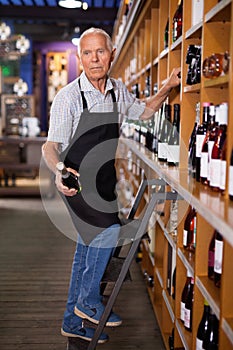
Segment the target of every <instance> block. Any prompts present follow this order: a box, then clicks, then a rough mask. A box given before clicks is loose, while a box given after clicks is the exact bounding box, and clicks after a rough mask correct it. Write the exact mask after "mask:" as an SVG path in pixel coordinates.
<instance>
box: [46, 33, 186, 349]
mask: <svg viewBox="0 0 233 350" xmlns="http://www.w3.org/2000/svg"><path fill="white" fill-rule="evenodd" d="M78 54H79V58H80V62H81V64H82V66H83V72H82V73H81V75H80V77H78V78H77V79H75V80H74V81H73V82H71V83H69V84H68V85H67V86H66V87H64V88H63V89H61V90H60V91H59V92H58V94H57V95H56V97H55V99H54V101H53V104H52V107H51V114H50V127H49V133H48V138H47V141H46V143H45V144H44V145H43V149H42V150H43V156H44V159H45V161H46V163H47V165H48V167H49V168H50V169H51V170H52V172H53V173H54V174H55V176H56V179H55V183H56V186H57V189H58V191H59V192H60V194H61V196H62V198H63V199H64V202H65V203H66V205H67V208H68V210H69V212H70V215H71V219H72V220H73V222H74V224H75V227H76V228H77V232H78V242H77V247H76V252H75V255H74V260H73V266H72V273H71V279H70V287H69V292H68V300H67V307H66V310H65V313H64V320H63V324H62V329H61V333H62V335H64V336H68V337H79V338H82V339H85V340H88V341H90V340H91V339H92V337H93V335H94V329H92V328H87V327H83V322H82V321H83V319H88V320H89V321H91V322H93V323H95V324H98V322H99V320H100V318H101V315H102V313H103V311H104V305H103V303H102V296H101V294H100V282H101V279H102V276H103V273H104V271H105V269H106V266H107V264H108V261H109V259H110V257H111V255H112V252H113V249H114V247H115V245H116V243H117V238H118V234H119V230H120V221H119V217H118V206H117V198H116V193H115V185H116V171H115V167H114V162H115V152H116V147H117V142H118V138H119V120H120V118H119V114H124V115H126V116H127V117H128V118H130V119H135V120H138V119H149V118H150V117H152V115H153V114H154V112H155V111H157V110H158V109H159V108H160V106H161V105H162V103H163V102H164V100H165V99H166V97H167V96H168V94H169V93H170V91H171V90H172V88H174V87H176V86H177V85H179V83H180V79H179V73H180V69H179V68H175V69H174V70H173V72H172V73H171V75H170V77H169V79H168V80H167V82H166V84H165V85H164V86H163V87H162V88H161V89H160V90H159V92H158V93H157V94H156V95H155V96H152V97H150V98H148V99H146V100H145V101H140V100H138V99H136V98H135V97H134V96H133V95H132V94H131V93H130V92H129V91H128V90H127V88H126V87H125V85H124V84H123V83H122V82H121V81H119V80H116V79H113V78H111V77H109V75H108V72H109V68H110V66H111V62H112V61H113V59H114V55H115V49H114V48H113V45H112V42H111V39H110V37H109V35H108V34H107V33H106V32H105V31H103V30H101V29H99V28H90V29H88V30H86V31H85V32H84V33H83V34H82V36H81V38H80V45H79V53H78ZM60 161H63V162H64V164H65V165H66V167H67V168H68V170H69V171H70V172H73V173H74V174H78V175H79V174H80V181H81V183H82V191H81V193H77V190H76V189H74V188H68V187H67V186H65V185H64V184H63V182H62V178H61V174H60V173H59V172H58V171H57V168H56V165H57V163H58V162H60ZM121 323H122V320H121V319H120V317H119V316H118V315H116V314H115V313H114V312H112V313H111V315H110V317H109V319H108V321H107V323H106V326H111V327H114V326H119V325H120V324H121ZM107 339H108V336H107V335H106V334H104V333H102V335H101V336H100V338H99V341H98V342H99V343H103V342H105V341H107Z"/></svg>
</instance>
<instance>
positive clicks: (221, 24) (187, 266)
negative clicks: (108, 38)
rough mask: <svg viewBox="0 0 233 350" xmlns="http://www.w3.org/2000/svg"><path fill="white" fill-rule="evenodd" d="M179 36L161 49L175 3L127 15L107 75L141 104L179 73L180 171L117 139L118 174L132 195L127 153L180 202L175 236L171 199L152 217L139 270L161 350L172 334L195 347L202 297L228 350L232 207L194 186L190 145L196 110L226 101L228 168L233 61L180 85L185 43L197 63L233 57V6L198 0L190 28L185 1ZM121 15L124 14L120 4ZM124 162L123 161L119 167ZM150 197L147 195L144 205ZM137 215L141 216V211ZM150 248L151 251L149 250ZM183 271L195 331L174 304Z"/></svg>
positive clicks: (174, 97)
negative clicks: (191, 218)
mask: <svg viewBox="0 0 233 350" xmlns="http://www.w3.org/2000/svg"><path fill="white" fill-rule="evenodd" d="M183 3H184V5H183V34H182V37H180V38H179V39H178V40H177V41H176V42H174V43H173V42H172V39H171V25H170V27H169V45H168V47H167V48H164V29H165V26H166V23H167V20H168V19H169V23H170V24H171V23H172V17H173V14H174V12H175V10H176V7H177V1H172V0H163V1H159V0H149V1H143V0H141V1H134V2H133V5H132V7H131V9H130V11H129V13H128V18H127V21H126V25H125V28H124V31H123V34H122V37H121V38H120V40H119V37H118V43H117V56H116V60H115V61H114V62H113V65H112V68H111V75H113V76H114V77H116V78H121V79H122V80H123V81H124V82H125V84H126V86H127V87H128V89H129V90H131V89H132V87H133V85H135V84H138V86H139V90H140V98H144V97H145V96H144V93H143V92H144V89H145V81H146V78H147V77H148V76H149V78H150V81H151V88H150V94H153V86H154V85H155V84H157V85H158V87H161V86H162V84H163V83H164V81H165V80H166V79H167V78H168V76H169V75H170V73H171V71H172V69H173V68H174V67H178V66H180V67H181V70H182V72H181V77H182V82H181V86H180V88H176V89H174V90H173V91H172V93H171V95H170V96H169V103H170V104H171V105H173V104H174V103H180V106H181V131H180V140H181V148H180V149H181V150H180V165H179V167H176V168H172V167H168V166H167V165H164V164H162V163H160V162H158V160H157V158H156V156H155V154H153V153H152V152H150V151H148V149H146V148H145V147H144V146H143V145H141V144H139V143H137V142H136V141H133V140H131V139H126V138H122V140H121V142H120V145H119V151H118V152H119V160H118V163H117V165H118V169H120V168H122V169H123V170H124V173H125V177H126V178H127V179H128V181H129V182H130V183H132V184H133V188H134V192H136V190H137V184H138V183H139V182H140V176H139V177H138V176H135V174H134V173H133V172H132V171H129V169H128V167H127V162H129V161H130V160H129V159H127V157H126V155H127V154H128V152H129V151H130V152H131V153H130V154H131V155H132V159H131V161H133V163H137V161H138V160H139V161H140V167H141V168H142V169H144V176H146V177H147V178H162V179H163V180H164V181H165V182H166V187H167V188H169V189H173V190H175V191H176V192H177V193H178V194H179V195H180V196H181V198H182V199H181V200H179V202H178V227H177V236H175V239H174V236H173V235H172V234H171V233H170V232H169V231H168V230H167V224H168V218H169V210H170V203H169V202H170V201H165V202H166V203H165V204H164V216H159V215H157V220H156V222H155V223H154V227H153V228H152V227H150V234H151V235H153V244H152V245H151V247H152V248H151V247H150V248H148V246H147V244H146V243H143V246H142V251H143V257H142V262H141V266H142V271H143V273H145V271H146V273H150V274H151V273H153V276H154V286H153V287H151V286H148V292H149V296H150V299H151V302H152V305H153V309H154V312H155V314H156V317H157V319H158V323H159V326H160V328H161V332H162V335H163V339H164V343H165V346H166V348H167V349H169V345H168V337H169V335H171V332H172V329H173V328H174V331H175V332H174V334H175V348H176V349H181V348H182V349H183V348H184V349H185V350H192V349H196V333H197V327H198V325H199V322H200V319H201V316H202V312H203V302H204V299H207V301H208V302H209V304H210V306H211V308H212V309H213V311H214V313H215V314H216V316H217V318H218V319H219V349H220V350H226V349H227V350H231V349H233V300H232V295H233V274H232V267H231V266H232V263H233V202H231V201H230V200H229V199H228V188H226V191H225V194H224V195H221V194H220V193H215V192H213V191H211V190H210V189H209V188H205V187H204V186H203V185H202V184H201V183H199V182H196V181H195V180H193V179H192V178H190V176H189V175H188V169H187V164H188V150H187V148H188V142H189V137H190V134H191V131H192V128H193V125H194V121H195V113H196V112H195V105H196V103H197V102H200V103H201V105H202V103H203V102H205V101H209V102H213V103H214V104H215V105H217V104H219V103H222V102H224V101H226V102H228V106H229V114H228V135H227V169H228V167H229V163H230V153H231V150H232V148H233V134H232V130H233V102H232V98H231V96H232V95H233V62H232V59H230V67H229V72H228V74H226V75H222V76H220V77H218V78H215V79H212V80H211V79H206V78H204V77H203V76H201V82H200V83H199V84H195V85H187V84H186V75H187V69H188V66H187V64H186V63H185V58H186V53H187V49H188V46H189V45H190V44H195V45H201V46H202V62H203V60H204V58H206V57H208V56H209V55H211V54H212V53H224V52H225V51H228V52H229V55H230V58H232V57H233V22H232V19H233V5H232V0H221V1H220V2H218V1H217V0H208V1H206V0H204V7H203V18H201V19H200V22H199V23H196V24H195V25H193V26H192V7H191V4H192V1H188V0H184V1H183ZM121 13H122V14H123V13H124V2H122V7H121ZM119 23H120V17H118V22H117V23H116V26H115V34H114V35H113V40H114V38H115V37H116V33H118V26H119ZM122 159H124V161H122ZM148 198H150V192H148V193H147V197H146V196H145V198H144V201H145V202H146V201H147V200H148ZM189 205H192V206H193V207H195V209H196V211H197V241H196V249H195V253H192V254H188V253H187V251H185V250H184V249H183V244H182V236H183V225H184V218H185V216H186V213H187V210H188V206H189ZM155 211H156V209H155ZM139 215H140V213H139ZM214 229H218V230H219V231H220V232H221V233H222V235H223V238H224V251H223V274H222V283H221V288H217V287H215V286H214V284H213V283H212V281H210V280H209V279H208V247H209V243H210V240H211V238H212V234H213V231H214ZM168 244H170V245H172V248H173V249H174V250H175V252H176V290H175V300H174V299H173V298H172V297H171V296H170V295H169V293H168V291H167V287H166V284H167V280H166V279H167V265H168V258H167V250H168ZM151 249H153V250H151ZM187 270H189V271H191V273H192V274H193V276H194V278H195V285H194V304H193V320H192V321H193V322H192V324H193V327H192V332H188V331H187V330H185V328H184V326H183V324H182V322H181V321H180V299H181V293H182V289H183V286H184V283H185V280H186V273H187Z"/></svg>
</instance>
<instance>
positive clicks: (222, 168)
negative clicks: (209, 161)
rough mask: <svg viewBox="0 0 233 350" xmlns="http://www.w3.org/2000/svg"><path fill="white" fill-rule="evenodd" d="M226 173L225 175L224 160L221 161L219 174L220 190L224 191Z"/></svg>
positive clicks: (225, 164) (225, 165) (225, 166)
mask: <svg viewBox="0 0 233 350" xmlns="http://www.w3.org/2000/svg"><path fill="white" fill-rule="evenodd" d="M226 173H227V162H226V160H221V174H220V186H219V187H220V190H225V188H226Z"/></svg>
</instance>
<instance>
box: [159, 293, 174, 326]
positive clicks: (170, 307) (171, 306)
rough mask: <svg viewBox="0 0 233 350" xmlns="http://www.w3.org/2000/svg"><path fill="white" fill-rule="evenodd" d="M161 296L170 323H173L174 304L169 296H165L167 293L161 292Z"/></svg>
mask: <svg viewBox="0 0 233 350" xmlns="http://www.w3.org/2000/svg"><path fill="white" fill-rule="evenodd" d="M162 296H163V299H164V301H165V304H166V306H167V310H168V312H169V315H170V317H171V321H172V323H174V322H175V314H174V311H173V310H174V302H173V300H172V298H171V296H170V295H168V294H167V292H166V291H165V290H163V291H162Z"/></svg>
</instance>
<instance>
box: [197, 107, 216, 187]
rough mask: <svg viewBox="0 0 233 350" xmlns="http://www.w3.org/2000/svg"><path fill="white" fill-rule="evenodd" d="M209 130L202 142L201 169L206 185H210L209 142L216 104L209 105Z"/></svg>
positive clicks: (213, 124) (202, 181) (201, 178)
mask: <svg viewBox="0 0 233 350" xmlns="http://www.w3.org/2000/svg"><path fill="white" fill-rule="evenodd" d="M207 118H208V120H207V131H206V135H205V138H204V141H203V144H202V150H201V169H200V180H201V183H202V184H204V185H208V178H209V161H208V157H209V154H208V149H209V148H208V144H209V139H210V135H211V130H212V129H214V127H215V106H213V105H210V106H209V114H208V116H207Z"/></svg>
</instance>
